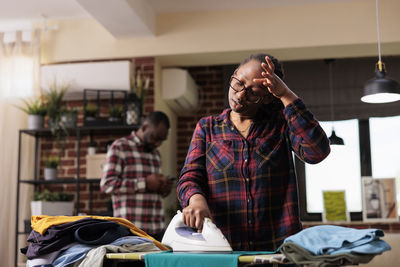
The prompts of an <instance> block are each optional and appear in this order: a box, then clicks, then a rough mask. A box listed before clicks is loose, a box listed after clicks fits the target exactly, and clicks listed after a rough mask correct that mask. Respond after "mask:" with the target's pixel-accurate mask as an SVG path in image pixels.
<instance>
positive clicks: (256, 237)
mask: <svg viewBox="0 0 400 267" xmlns="http://www.w3.org/2000/svg"><path fill="white" fill-rule="evenodd" d="M230 111H231V110H230V109H226V110H225V111H223V113H221V114H220V115H219V116H209V117H205V118H202V119H200V121H199V122H198V123H197V126H196V129H195V131H194V133H193V137H192V141H191V144H190V147H189V151H188V154H187V157H186V161H185V165H184V167H183V169H182V171H181V175H180V179H179V181H178V185H177V187H178V188H177V191H178V198H179V201H180V203H181V205H182V207H186V206H187V205H188V203H189V199H190V197H191V196H192V195H194V194H202V195H204V196H205V198H206V199H207V202H208V205H209V208H210V211H211V214H212V219H213V221H214V222H215V223H216V225H217V226H218V227H219V228H220V229H221V231H222V232H223V233H224V235H225V236H226V238H227V239H228V240H229V242H230V244H231V246H232V248H233V249H234V250H251V251H265V250H268V251H271V250H276V249H277V248H278V247H279V245H280V244H281V243H282V242H283V240H284V239H285V238H286V237H288V236H290V235H292V234H295V233H297V232H298V231H300V230H301V223H300V218H299V212H298V199H297V184H296V174H295V168H294V163H293V158H292V151H294V152H295V153H296V155H297V156H298V157H299V158H300V159H302V160H303V161H305V162H307V163H313V164H314V163H318V162H320V161H321V160H323V159H324V158H325V157H326V156H327V155H328V154H329V152H330V146H329V140H328V138H327V137H326V134H325V132H324V131H323V130H322V128H321V127H320V125H319V123H318V122H317V120H316V119H315V118H314V116H313V114H312V113H311V112H310V111H308V110H307V109H306V107H305V106H304V104H303V102H302V101H301V100H300V99H297V100H296V101H294V103H292V104H290V105H288V106H287V107H286V108H285V109H284V110H279V111H274V112H266V113H265V114H261V116H258V118H259V119H258V120H255V121H254V122H253V124H252V125H251V127H250V130H249V135H248V136H247V138H244V137H243V136H242V135H240V133H239V132H238V131H237V130H236V128H235V127H234V125H233V124H232V122H231V121H230V119H229V114H230Z"/></svg>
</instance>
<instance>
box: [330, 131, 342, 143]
mask: <svg viewBox="0 0 400 267" xmlns="http://www.w3.org/2000/svg"><path fill="white" fill-rule="evenodd" d="M328 139H329V143H330V144H331V145H344V141H343V139H342V138H340V137H339V136H337V135H336V133H335V130H332V134H331V136H330V137H329V138H328Z"/></svg>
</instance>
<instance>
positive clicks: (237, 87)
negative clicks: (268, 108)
mask: <svg viewBox="0 0 400 267" xmlns="http://www.w3.org/2000/svg"><path fill="white" fill-rule="evenodd" d="M229 87H230V88H232V90H233V91H235V92H236V93H239V92H242V91H243V90H246V91H245V92H246V97H247V101H249V102H251V103H255V104H257V103H259V102H260V101H261V99H263V98H264V96H265V89H261V88H257V87H252V86H251V87H246V86H245V85H244V83H243V82H241V81H240V80H239V79H238V78H236V77H235V76H231V80H230V82H229Z"/></svg>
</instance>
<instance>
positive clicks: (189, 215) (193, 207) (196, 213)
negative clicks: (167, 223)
mask: <svg viewBox="0 0 400 267" xmlns="http://www.w3.org/2000/svg"><path fill="white" fill-rule="evenodd" d="M205 217H208V218H211V213H210V210H209V208H208V204H207V200H206V199H205V197H204V196H203V195H201V194H195V195H193V196H192V197H191V198H190V200H189V205H188V206H187V207H186V208H184V209H183V210H182V220H183V223H184V224H186V225H187V226H189V227H192V228H197V229H198V230H199V231H201V230H202V229H203V222H204V218H205Z"/></svg>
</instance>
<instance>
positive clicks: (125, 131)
mask: <svg viewBox="0 0 400 267" xmlns="http://www.w3.org/2000/svg"><path fill="white" fill-rule="evenodd" d="M136 129H137V126H131V125H130V126H125V125H121V126H92V127H87V126H83V127H76V128H73V129H70V130H69V136H70V137H76V142H77V146H76V150H77V153H76V169H77V170H76V174H75V177H68V178H62V179H61V178H57V179H56V180H44V179H39V175H38V173H39V172H38V168H39V163H40V151H39V145H40V139H41V138H52V135H51V132H50V130H49V129H47V128H43V129H38V130H20V131H19V136H18V171H17V179H18V180H17V194H16V214H15V218H16V226H15V259H14V262H15V266H16V267H17V266H18V254H19V249H20V248H19V244H18V237H19V236H20V235H26V236H27V235H28V234H29V232H26V231H25V230H24V231H22V230H21V229H20V214H19V207H20V187H21V184H28V185H32V186H33V187H34V191H36V190H38V186H39V185H46V184H76V192H75V211H74V214H75V215H77V214H79V203H80V185H81V184H88V185H89V213H92V197H93V195H92V193H93V188H94V186H98V185H99V183H100V177H99V178H98V179H83V178H81V174H80V169H81V160H80V159H81V153H80V151H81V139H82V137H84V136H91V137H92V136H98V135H115V136H116V137H115V138H114V139H116V138H117V137H118V136H121V135H129V134H130V133H131V131H133V130H136ZM23 135H29V136H32V137H33V138H34V155H33V156H34V170H33V174H32V176H31V177H21V140H22V136H23Z"/></svg>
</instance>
